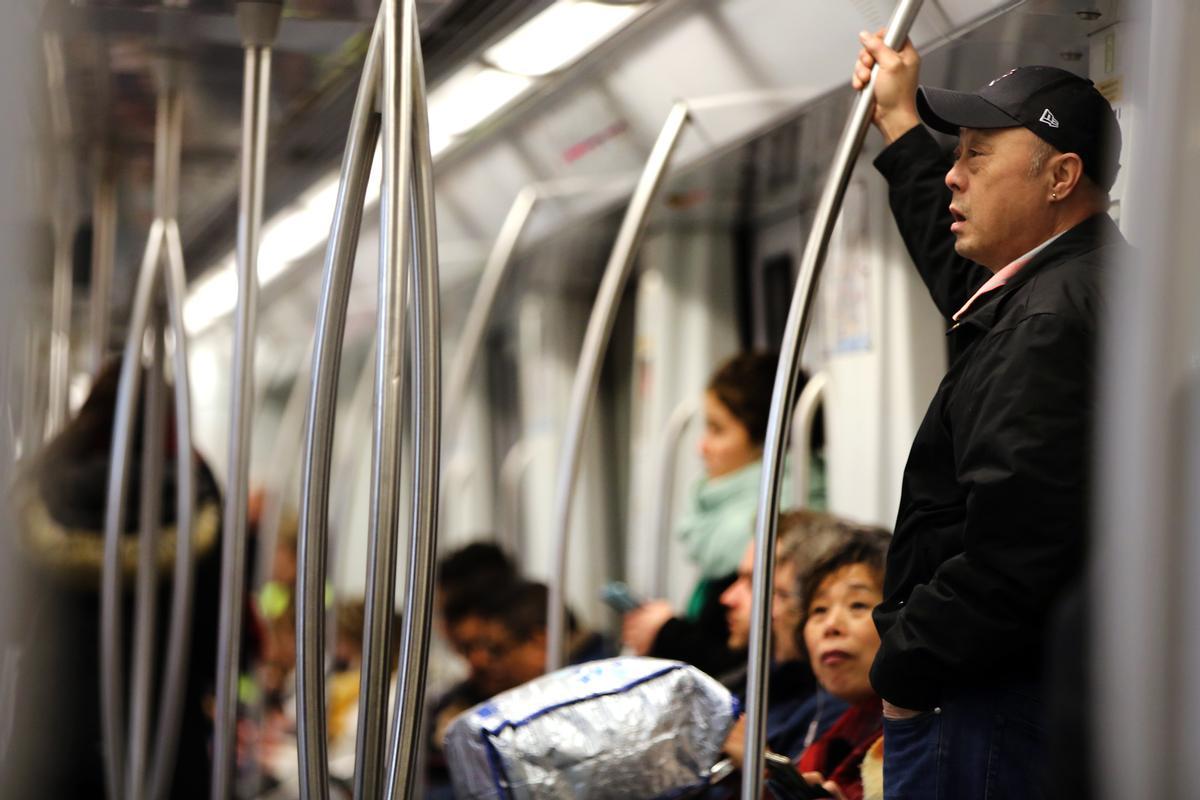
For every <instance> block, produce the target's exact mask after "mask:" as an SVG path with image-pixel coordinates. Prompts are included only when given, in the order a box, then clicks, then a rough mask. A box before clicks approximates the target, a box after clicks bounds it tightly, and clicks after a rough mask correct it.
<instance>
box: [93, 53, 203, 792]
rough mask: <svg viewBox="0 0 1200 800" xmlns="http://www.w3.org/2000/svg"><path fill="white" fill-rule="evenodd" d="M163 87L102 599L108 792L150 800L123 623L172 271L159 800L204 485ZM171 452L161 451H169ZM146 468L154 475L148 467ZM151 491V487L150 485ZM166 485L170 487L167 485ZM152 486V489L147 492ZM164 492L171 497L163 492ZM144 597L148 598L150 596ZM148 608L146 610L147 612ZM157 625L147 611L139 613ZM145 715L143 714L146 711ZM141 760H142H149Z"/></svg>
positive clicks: (156, 773) (179, 118)
mask: <svg viewBox="0 0 1200 800" xmlns="http://www.w3.org/2000/svg"><path fill="white" fill-rule="evenodd" d="M165 71H166V75H165V76H164V78H163V85H162V87H161V88H160V96H159V103H158V111H157V119H156V124H155V153H154V188H155V198H154V203H155V219H154V221H153V223H152V224H151V226H150V235H149V238H148V239H147V242H146V251H145V255H144V256H143V259H142V264H141V268H140V270H139V272H138V281H137V287H136V289H135V291H134V299H133V307H132V313H131V318H130V323H129V330H128V335H127V339H126V341H125V349H124V357H123V360H122V363H121V374H120V377H119V380H118V385H117V406H116V412H115V419H114V424H113V440H112V452H111V459H112V460H111V467H110V469H109V482H108V497H107V499H108V502H107V506H106V508H105V517H104V556H103V559H104V562H103V572H102V576H101V593H100V601H101V602H100V633H101V641H100V706H101V738H102V741H101V745H102V754H103V757H104V767H105V787H106V790H107V794H108V796H109V797H110V798H118V797H124V796H126V795H125V794H123V791H124V790H126V789H131V790H132V791H134V793H135V794H140V793H141V792H142V791H143V789H142V788H141V784H143V783H144V781H145V780H146V776H145V775H144V774H135V773H134V772H133V771H129V772H128V774H126V763H125V758H126V744H127V742H126V741H125V740H124V739H123V734H124V717H125V709H124V675H123V669H122V662H123V658H122V649H123V646H124V641H123V636H122V623H121V584H122V571H123V565H122V563H121V553H120V550H121V535H122V533H123V531H124V526H125V499H126V493H127V488H128V483H129V461H130V448H131V446H132V438H133V430H132V428H133V424H134V418H135V415H136V412H137V401H136V397H137V394H138V390H139V387H140V382H141V356H142V346H143V339H144V338H145V335H146V331H147V328H148V324H149V318H150V308H151V304H152V302H153V296H154V291H155V287H156V285H157V283H158V280H159V278H160V272H159V270H160V269H161V270H162V273H161V279H162V285H163V288H164V289H165V292H166V300H167V303H166V305H167V315H168V324H169V331H170V334H171V337H170V340H169V341H170V344H171V345H172V348H173V351H172V352H173V357H174V358H173V360H174V381H175V391H174V398H175V433H176V473H177V475H176V480H177V486H178V493H177V497H176V558H175V572H174V584H173V589H172V601H171V622H170V628H169V630H168V634H167V636H168V639H167V666H166V674H165V676H164V678H163V681H162V689H161V692H160V697H159V703H158V707H159V713H158V725H157V729H156V736H155V746H154V757H153V761H152V766H151V770H150V773H151V774H150V780H151V791H150V795H151V797H152V798H153V799H154V800H162V798H165V796H166V793H167V791H168V787H169V785H170V781H171V777H172V773H173V770H174V763H175V753H176V749H177V747H178V738H179V722H180V719H181V717H182V702H183V690H184V686H185V683H186V676H187V673H186V668H187V651H188V648H187V645H188V642H189V637H190V632H189V630H188V628H189V627H190V620H191V582H192V546H191V544H192V543H191V537H192V514H193V511H194V506H195V476H194V473H193V468H192V432H191V395H190V392H191V390H190V385H189V380H188V365H187V346H186V331H185V328H184V324H183V299H184V295H185V292H186V285H185V281H186V277H185V273H184V266H183V247H182V244H181V242H180V239H179V227H178V223H177V222H176V213H177V209H178V198H179V159H180V147H181V139H182V129H183V105H182V101H181V98H180V93H179V90H178V88H177V87H176V85H175V79H174V75H173V74H172V65H171V64H169V63H168V64H167V67H166V70H165ZM160 446H161V443H160ZM144 466H152V464H151V465H144ZM144 483H145V484H149V483H151V481H150V480H149V479H147V480H146V481H145V482H144ZM159 485H160V486H161V481H160V482H159ZM145 490H146V487H145V486H144V487H143V491H145ZM159 491H161V489H159ZM142 597H143V598H147V601H148V596H147V594H146V593H143V595H142ZM139 605H140V603H139ZM135 613H136V614H137V616H138V617H140V618H145V617H146V616H147V612H146V609H144V608H141V609H139V610H137V611H136V612H135ZM138 713H140V712H138ZM137 760H138V761H142V759H141V758H140V757H139V758H138V759H137Z"/></svg>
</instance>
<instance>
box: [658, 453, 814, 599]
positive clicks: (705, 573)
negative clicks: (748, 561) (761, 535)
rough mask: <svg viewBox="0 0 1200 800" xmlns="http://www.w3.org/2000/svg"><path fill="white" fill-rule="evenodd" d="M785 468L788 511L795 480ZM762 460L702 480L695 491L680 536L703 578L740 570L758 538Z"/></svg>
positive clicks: (784, 497) (784, 505) (679, 528)
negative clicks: (734, 470) (743, 556)
mask: <svg viewBox="0 0 1200 800" xmlns="http://www.w3.org/2000/svg"><path fill="white" fill-rule="evenodd" d="M787 473H788V469H787V465H786V464H785V465H784V480H783V494H782V497H781V502H780V506H781V507H782V508H788V507H789V505H790V500H791V495H792V491H791V481H790V480H789V479H788V474H787ZM761 479H762V461H755V462H753V463H750V464H747V465H746V466H744V467H742V468H741V469H739V470H737V471H736V472H731V473H729V474H728V475H722V476H721V477H719V478H712V479H707V478H706V479H702V480H700V481H698V482H697V483H696V486H695V488H693V490H692V499H691V509H690V510H689V511H688V513H687V514H686V515H685V516H684V517H683V518H682V519H681V520H680V521H679V524H678V525H677V526H676V533H677V534H678V535H679V538H680V540H681V541H682V542H683V544H684V546H685V547H686V548H687V553H688V556H689V557H690V558H691V560H692V561H693V562H695V564H696V565H697V566H699V567H700V576H701V577H702V578H720V577H723V576H725V575H731V574H733V573H734V572H736V571H737V565H738V562H739V561H741V560H742V554H743V553H744V552H745V551H746V545H747V544H749V542H750V540H751V539H753V538H754V516H755V513H756V512H757V510H758V492H759V483H760V482H761Z"/></svg>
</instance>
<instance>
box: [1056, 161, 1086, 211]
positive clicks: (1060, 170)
mask: <svg viewBox="0 0 1200 800" xmlns="http://www.w3.org/2000/svg"><path fill="white" fill-rule="evenodd" d="M1050 179H1051V181H1052V183H1051V185H1050V197H1051V200H1065V199H1066V198H1068V197H1070V196H1071V193H1072V192H1074V191H1075V190H1076V189H1077V188H1078V187H1079V182H1080V181H1081V180H1082V179H1083V159H1081V158H1080V157H1079V156H1078V155H1077V154H1075V153H1059V154H1058V155H1055V156H1054V157H1053V158H1051V159H1050Z"/></svg>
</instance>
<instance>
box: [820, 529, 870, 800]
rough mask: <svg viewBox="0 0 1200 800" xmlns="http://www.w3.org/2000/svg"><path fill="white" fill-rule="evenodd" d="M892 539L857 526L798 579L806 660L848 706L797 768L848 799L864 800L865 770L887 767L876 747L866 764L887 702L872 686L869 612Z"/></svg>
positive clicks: (824, 685) (832, 692) (866, 771)
mask: <svg viewBox="0 0 1200 800" xmlns="http://www.w3.org/2000/svg"><path fill="white" fill-rule="evenodd" d="M889 540H890V537H889V536H888V534H887V532H886V531H883V530H879V529H870V528H864V529H859V530H855V531H853V532H852V533H850V534H849V536H848V538H847V539H846V541H845V542H844V543H842V544H841V545H840V546H839V547H837V549H835V550H833V551H832V552H831V553H829V554H828V555H827V556H826V557H825V558H823V559H821V560H820V561H818V562H817V563H816V564H815V565H813V566H812V567H811V568H810V569H809V570H808V571H807V572H806V573H805V574H804V575H803V576H802V578H801V586H802V598H803V599H802V608H803V609H804V628H803V631H804V633H803V636H804V647H805V649H806V650H807V651H808V658H809V664H811V665H812V670H813V674H815V675H816V676H817V681H818V682H819V683H820V684H821V686H822V687H823V688H824V689H825V690H826V691H827V692H829V693H830V694H831V695H833V696H834V697H836V698H838V699H839V700H841V701H842V702H844V703H846V704H848V705H849V706H850V707H849V708H848V709H847V710H846V711H845V712H844V713H843V714H842V715H841V716H840V717H838V719H837V721H836V722H834V723H833V725H832V726H831V727H830V728H829V729H828V730H827V731H825V733H824V734H822V735H821V736H820V737H819V738H818V739H817V740H816V741H815V742H813V743H812V744H811V745H809V746H808V747H807V748H806V749H805V750H804V752H803V753H802V754H801V756H800V759H799V762H798V768H799V770H800V772H801V773H803V774H804V777H805V779H807V780H808V781H809V782H810V783H814V784H819V785H823V786H824V787H825V788H826V789H828V790H829V791H830V792H833V793H835V796H836V797H841V798H845V800H862V798H863V780H864V774H865V773H878V772H879V771H880V770H882V767H883V765H882V762H881V761H879V760H878V758H879V756H878V755H877V753H878V751H877V750H876V756H875V758H874V759H873V760H872V761H871V762H870V764H869V765H864V759H865V758H866V757H867V753H868V751H869V750H871V748H872V746H873V745H874V744H875V743H876V742H877V741H879V739H880V737H882V736H883V716H882V707H881V703H880V700H879V695H877V694H876V693H875V690H874V689H873V688H872V687H871V664H872V662H873V661H874V660H875V653H876V652H877V651H878V650H879V633H878V632H877V631H876V630H875V623H874V621H873V620H872V618H871V612H872V611H873V610H874V609H875V607H876V606H877V605H879V603H880V601H881V600H882V599H883V565H884V559H885V556H886V553H887V548H888V544H889ZM874 777H875V780H874V783H875V784H876V785H878V783H879V781H878V776H877V775H875V776H874Z"/></svg>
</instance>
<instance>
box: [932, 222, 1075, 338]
mask: <svg viewBox="0 0 1200 800" xmlns="http://www.w3.org/2000/svg"><path fill="white" fill-rule="evenodd" d="M1063 233H1066V231H1063ZM1059 236H1062V233H1059V234H1055V235H1054V236H1051V237H1050V238H1049V239H1047V240H1046V241H1044V242H1042V243H1041V244H1039V245H1038V246H1037V247H1035V248H1033V249H1032V250H1030V251H1029V252H1028V253H1026V254H1025V255H1023V256H1021V257H1020V258H1018V259H1016V260H1015V261H1013V262H1012V263H1011V264H1009V265H1008V266H1006V267H1005V268H1004V269H1002V270H1000V271H999V272H997V273H995V274H994V275H992V277H990V278H988V279H987V282H986V283H985V284H983V286H980V287H979V289H977V290H976V292H975V294H973V295H971V299H970V300H968V301H967V302H965V303H963V307H962V308H960V309H959V310H958V311H956V312H954V317H953V319H954V321H955V322H958V320H959V319H960V318H961V317H962V315H963V314H965V313H967V311H968V310H970V308H971V305H972V304H973V303H974V302H975V301H976V300H978V299H979V298H980V297H982V296H983V295H985V294H987V293H988V292H990V291H992V290H993V289H999V288H1000V287H1001V286H1003V285H1004V284H1006V283H1008V282H1009V281H1010V280H1012V277H1013V276H1014V275H1016V274H1017V273H1018V272H1020V271H1021V268H1022V267H1024V266H1025V265H1026V264H1028V263H1029V262H1030V261H1032V260H1033V257H1034V256H1036V255H1037V254H1038V253H1040V252H1042V251H1043V250H1045V249H1046V248H1047V247H1049V246H1050V245H1051V244H1053V243H1054V240H1055V239H1057V238H1058V237H1059Z"/></svg>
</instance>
